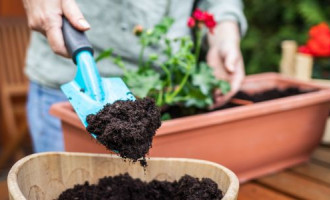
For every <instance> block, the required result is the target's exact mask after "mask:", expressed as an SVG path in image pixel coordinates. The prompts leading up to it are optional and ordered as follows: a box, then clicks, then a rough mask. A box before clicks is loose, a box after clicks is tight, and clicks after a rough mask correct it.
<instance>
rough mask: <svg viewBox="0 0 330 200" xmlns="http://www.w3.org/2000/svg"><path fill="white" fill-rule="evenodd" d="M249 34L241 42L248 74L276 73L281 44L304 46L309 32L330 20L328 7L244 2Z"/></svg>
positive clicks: (273, 0) (308, 1)
mask: <svg viewBox="0 0 330 200" xmlns="http://www.w3.org/2000/svg"><path fill="white" fill-rule="evenodd" d="M244 4H245V10H244V13H245V15H246V17H247V20H248V23H249V30H248V32H247V34H246V36H245V37H244V38H243V40H242V45H241V47H242V53H243V56H244V61H245V65H246V72H247V73H248V74H252V73H258V72H264V71H277V70H278V68H277V66H278V64H279V61H280V58H281V48H280V45H281V42H282V41H283V40H288V39H290V40H296V41H297V42H298V43H299V44H303V43H304V42H305V41H306V39H307V36H308V34H307V33H308V29H309V28H310V27H311V26H313V25H316V24H319V23H321V22H323V21H324V22H328V23H329V20H330V6H329V2H328V1H324V0H264V1H253V0H244Z"/></svg>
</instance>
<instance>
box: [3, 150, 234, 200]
mask: <svg viewBox="0 0 330 200" xmlns="http://www.w3.org/2000/svg"><path fill="white" fill-rule="evenodd" d="M47 155H57V156H67V157H72V156H80V157H108V158H111V159H122V158H120V157H118V156H113V155H109V154H94V153H73V152H44V153H35V154H31V155H29V156H26V157H24V158H22V159H20V160H19V161H17V162H16V163H15V164H14V165H13V166H12V168H11V169H10V171H9V173H8V177H7V186H8V191H9V194H10V195H11V196H12V197H13V199H26V198H25V197H24V195H23V194H22V192H21V190H20V187H19V185H18V180H17V174H18V172H19V170H20V169H21V167H22V166H23V165H24V164H25V163H26V162H28V161H30V160H32V159H34V158H37V157H40V156H47ZM150 160H156V161H179V162H190V163H201V164H206V165H211V166H213V167H216V168H218V169H220V170H221V171H222V172H224V173H225V174H226V175H227V176H228V179H229V180H230V184H229V187H228V189H227V192H226V193H225V195H224V196H223V198H222V199H223V200H229V199H235V197H236V195H237V193H238V190H239V181H238V178H237V177H236V175H235V174H234V172H232V171H231V170H229V169H228V168H226V167H224V166H222V165H219V164H217V163H214V162H211V161H206V160H199V159H191V158H158V157H152V158H150Z"/></svg>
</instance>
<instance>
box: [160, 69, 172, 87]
mask: <svg viewBox="0 0 330 200" xmlns="http://www.w3.org/2000/svg"><path fill="white" fill-rule="evenodd" d="M160 67H161V68H162V69H163V71H164V72H165V74H166V79H167V82H168V84H169V90H170V91H171V90H172V75H171V72H170V71H169V70H168V69H167V68H166V66H165V65H160Z"/></svg>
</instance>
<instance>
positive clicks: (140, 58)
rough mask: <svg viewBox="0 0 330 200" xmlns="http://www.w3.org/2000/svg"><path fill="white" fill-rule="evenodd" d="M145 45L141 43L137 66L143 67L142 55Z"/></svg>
mask: <svg viewBox="0 0 330 200" xmlns="http://www.w3.org/2000/svg"><path fill="white" fill-rule="evenodd" d="M145 48H146V46H145V45H143V46H142V48H141V50H140V55H139V67H143V56H144V50H145Z"/></svg>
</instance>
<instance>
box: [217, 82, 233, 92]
mask: <svg viewBox="0 0 330 200" xmlns="http://www.w3.org/2000/svg"><path fill="white" fill-rule="evenodd" d="M218 88H220V90H221V92H222V94H227V93H228V92H229V91H230V89H231V88H230V84H229V83H228V82H227V81H219V82H218Z"/></svg>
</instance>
